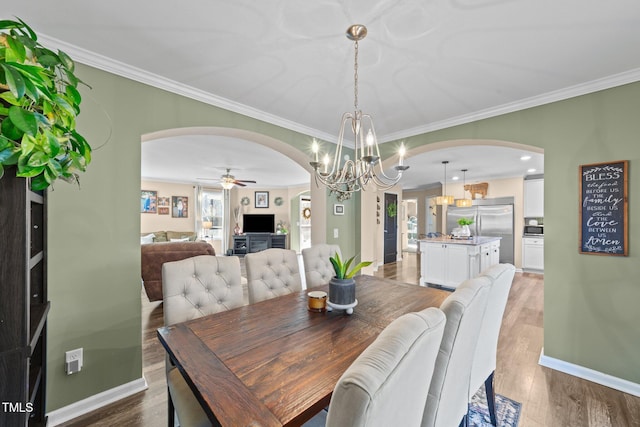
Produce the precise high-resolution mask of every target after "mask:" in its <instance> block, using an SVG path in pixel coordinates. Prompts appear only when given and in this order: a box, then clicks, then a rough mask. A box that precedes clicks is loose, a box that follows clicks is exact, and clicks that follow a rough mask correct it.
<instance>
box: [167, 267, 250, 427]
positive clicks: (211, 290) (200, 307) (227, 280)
mask: <svg viewBox="0 0 640 427" xmlns="http://www.w3.org/2000/svg"><path fill="white" fill-rule="evenodd" d="M240 278H241V276H240V260H239V259H238V257H236V256H230V257H217V256H212V255H200V256H196V257H193V258H187V259H184V260H181V261H174V262H166V263H164V264H163V265H162V292H163V301H164V302H163V312H164V324H165V325H167V326H168V325H173V324H175V323H179V322H185V321H187V320H191V319H196V318H198V317H202V316H206V315H208V314H213V313H218V312H221V311H226V310H231V309H233V308H236V307H240V306H242V305H243V304H244V301H243V295H242V294H243V292H242V285H241V283H240ZM167 388H168V390H169V399H168V402H167V403H168V406H169V411H168V412H169V413H168V416H169V426H173V425H174V423H173V422H174V411H175V414H176V415H177V416H178V420H179V422H180V425H181V426H185V427H186V426H193V427H209V426H211V422H210V421H209V418H208V417H207V415H206V413H205V412H204V410H203V409H202V406H200V403H199V402H198V400H197V399H196V398H195V396H194V395H193V392H192V391H191V389H190V388H189V385H188V384H187V382H186V381H185V379H184V377H183V376H182V374H181V373H180V371H179V370H178V369H177V368H176V367H174V366H171V363H170V362H169V360H168V358H167Z"/></svg>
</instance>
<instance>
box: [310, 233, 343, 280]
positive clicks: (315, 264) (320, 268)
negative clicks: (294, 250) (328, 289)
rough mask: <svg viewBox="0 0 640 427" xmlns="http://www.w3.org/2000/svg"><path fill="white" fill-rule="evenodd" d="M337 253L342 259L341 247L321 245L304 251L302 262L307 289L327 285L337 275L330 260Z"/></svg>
mask: <svg viewBox="0 0 640 427" xmlns="http://www.w3.org/2000/svg"><path fill="white" fill-rule="evenodd" d="M336 253H338V255H340V258H342V254H341V253H340V246H338V245H328V244H326V243H321V244H318V245H313V246H311V247H310V248H305V249H303V250H302V262H303V264H304V275H305V279H306V281H307V288H314V287H316V286H321V285H326V284H327V283H329V280H331V278H332V277H333V276H335V275H336V273H335V271H334V269H333V265H332V264H331V261H329V258H330V257H332V256H334V255H335V254H336Z"/></svg>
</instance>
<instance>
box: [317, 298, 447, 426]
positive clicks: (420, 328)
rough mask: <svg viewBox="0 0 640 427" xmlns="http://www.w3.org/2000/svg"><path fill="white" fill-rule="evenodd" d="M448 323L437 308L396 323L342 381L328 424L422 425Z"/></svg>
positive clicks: (384, 331) (413, 314) (378, 338)
mask: <svg viewBox="0 0 640 427" xmlns="http://www.w3.org/2000/svg"><path fill="white" fill-rule="evenodd" d="M445 324H446V319H445V316H444V313H443V312H442V311H441V310H440V309H438V308H435V307H430V308H427V309H426V310H423V311H421V312H417V313H407V314H405V315H403V316H401V317H399V318H397V319H396V320H394V321H393V322H391V323H390V324H389V325H388V326H387V327H386V328H385V329H384V330H383V331H382V332H381V333H380V335H378V337H377V338H376V340H375V341H374V342H373V343H371V345H370V346H369V347H367V348H366V349H365V351H363V352H362V354H360V356H358V358H357V359H356V360H355V361H354V362H353V363H352V364H351V366H350V367H349V368H347V370H346V371H345V372H344V374H343V375H342V377H340V379H339V380H338V383H337V384H336V386H335V388H334V390H333V395H332V397H331V402H330V404H329V413H328V414H327V422H326V425H327V427H344V426H350V427H363V426H367V427H378V426H380V427H387V426H394V425H395V426H418V425H420V420H421V419H422V411H423V408H424V402H425V401H426V399H427V393H428V391H429V383H430V381H431V375H432V374H433V368H434V365H435V361H436V357H437V355H438V349H439V348H440V342H441V340H442V334H443V332H444V328H445Z"/></svg>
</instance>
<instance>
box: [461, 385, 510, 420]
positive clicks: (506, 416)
mask: <svg viewBox="0 0 640 427" xmlns="http://www.w3.org/2000/svg"><path fill="white" fill-rule="evenodd" d="M521 409H522V404H521V403H519V402H516V401H515V400H512V399H509V398H508V397H504V396H502V395H500V394H496V412H497V414H496V418H497V422H498V426H497V427H516V426H517V425H518V421H519V420H520V410H521ZM490 426H491V422H490V421H489V408H487V398H486V396H485V394H484V387H480V390H478V392H477V393H476V394H475V395H474V396H473V397H472V398H471V403H470V404H469V427H490Z"/></svg>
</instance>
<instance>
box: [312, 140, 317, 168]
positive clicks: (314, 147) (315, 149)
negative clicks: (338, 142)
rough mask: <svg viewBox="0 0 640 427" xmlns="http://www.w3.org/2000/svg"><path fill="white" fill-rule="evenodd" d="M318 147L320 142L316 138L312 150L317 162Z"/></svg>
mask: <svg viewBox="0 0 640 427" xmlns="http://www.w3.org/2000/svg"><path fill="white" fill-rule="evenodd" d="M318 149H319V148H318V143H317V142H316V140H315V139H314V140H313V144H311V151H313V158H314V161H315V162H316V163H317V162H318Z"/></svg>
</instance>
